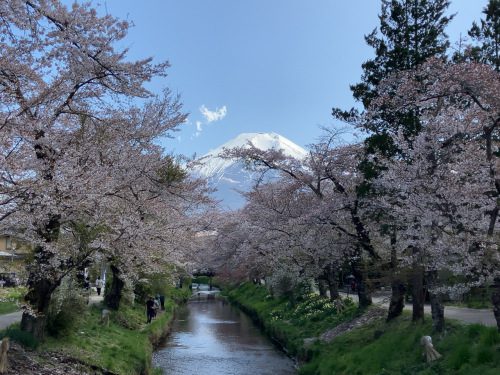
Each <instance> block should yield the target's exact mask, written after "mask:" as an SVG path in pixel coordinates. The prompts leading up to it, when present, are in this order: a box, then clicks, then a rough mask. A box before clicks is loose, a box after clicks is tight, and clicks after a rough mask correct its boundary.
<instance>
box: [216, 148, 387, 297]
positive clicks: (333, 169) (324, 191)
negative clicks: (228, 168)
mask: <svg viewBox="0 0 500 375" xmlns="http://www.w3.org/2000/svg"><path fill="white" fill-rule="evenodd" d="M332 145H333V139H329V140H327V141H325V142H322V143H319V144H317V145H314V146H313V149H312V151H311V153H310V157H309V158H308V159H307V160H306V161H305V162H301V161H299V160H296V159H293V158H290V157H287V156H286V155H284V154H283V153H282V152H281V151H280V150H268V151H262V150H259V149H257V148H256V147H254V146H253V145H252V144H249V145H247V146H245V147H240V148H235V149H232V150H226V152H225V154H224V157H229V158H243V159H245V160H247V161H249V162H251V163H253V165H254V166H255V167H256V168H263V170H264V171H265V170H276V171H279V172H280V173H281V176H282V178H283V181H288V182H287V184H289V185H290V186H295V191H296V192H301V193H302V194H304V193H303V191H306V192H307V193H308V194H309V195H312V196H313V197H314V200H313V201H315V204H312V205H310V206H308V207H305V208H304V210H305V211H306V212H307V216H308V218H307V219H305V220H306V222H307V225H309V228H308V230H311V228H314V226H315V225H316V228H321V230H320V231H324V228H325V227H326V228H328V231H329V232H330V233H335V234H336V235H337V236H339V237H340V238H341V239H340V240H339V244H342V245H341V246H339V248H342V249H343V251H344V250H346V249H345V246H346V245H345V244H346V243H348V244H349V245H348V246H347V248H348V249H349V254H350V255H349V257H348V259H350V264H351V268H352V272H353V275H354V276H355V277H356V282H357V284H358V295H359V301H360V306H367V305H369V304H370V303H371V295H370V291H369V289H368V288H367V280H366V270H365V269H364V268H363V262H364V260H363V256H364V255H368V256H369V257H370V258H372V259H379V255H378V254H377V252H376V251H375V248H374V247H373V244H372V242H371V239H370V234H369V230H368V226H367V225H366V223H365V222H364V220H363V218H362V213H361V208H360V200H359V197H358V194H357V187H358V186H359V185H360V184H361V183H362V181H363V177H362V175H361V174H360V173H358V170H357V161H358V160H359V159H360V152H361V151H362V149H361V147H360V146H359V145H348V146H342V147H332ZM276 196H277V195H272V197H273V198H272V199H271V200H269V199H267V201H268V202H273V199H274V201H275V200H276ZM299 200H300V201H304V198H300V199H299ZM309 201H310V200H308V202H309ZM311 202H312V201H311ZM295 204H296V203H295ZM306 205H307V203H306ZM274 211H275V212H276V209H274ZM308 211H309V212H308ZM302 219H304V217H302ZM311 219H314V220H316V223H314V222H313V221H311ZM320 224H321V225H323V228H322V227H321V225H320ZM304 226H306V225H304ZM297 228H299V225H295V231H294V232H293V233H294V234H295V233H297ZM303 233H304V232H302V234H298V235H297V236H296V237H297V238H310V239H311V241H310V244H313V242H314V241H316V242H317V243H316V244H315V245H314V247H313V248H314V249H315V251H316V250H317V248H318V245H319V244H320V242H321V241H320V238H322V237H325V236H324V235H323V236H314V235H311V236H309V237H308V236H304V234H303ZM311 233H312V232H310V234H311ZM331 237H332V236H331V235H330V236H326V238H331ZM346 239H349V241H347V240H346ZM309 246H311V245H309ZM321 246H322V245H320V246H319V247H321ZM330 246H332V247H335V243H331V244H330ZM304 248H307V246H306V247H304ZM327 258H331V260H332V262H333V263H332V264H328V265H325V269H327V270H331V271H332V272H335V270H338V266H339V264H335V259H336V258H338V257H335V256H331V254H330V255H329V256H328V257H327ZM335 278H336V277H335V276H332V277H331V280H334V279H335Z"/></svg>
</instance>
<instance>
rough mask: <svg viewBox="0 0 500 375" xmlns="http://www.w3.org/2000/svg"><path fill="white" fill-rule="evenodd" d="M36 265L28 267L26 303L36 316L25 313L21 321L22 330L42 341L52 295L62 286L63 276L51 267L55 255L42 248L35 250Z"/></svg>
mask: <svg viewBox="0 0 500 375" xmlns="http://www.w3.org/2000/svg"><path fill="white" fill-rule="evenodd" d="M35 255H36V259H37V261H36V263H34V264H32V265H30V266H29V267H28V271H29V277H28V283H27V286H28V292H27V294H26V296H25V300H26V302H28V303H29V305H30V306H31V308H32V309H33V310H34V311H33V312H34V314H30V313H29V312H24V313H23V316H22V319H21V330H23V331H25V332H29V333H31V334H32V335H33V336H34V337H35V338H37V339H39V340H42V339H43V338H44V337H45V332H46V324H47V321H46V316H47V313H48V310H49V305H50V301H51V299H52V293H53V292H54V290H56V288H57V287H58V286H59V285H60V284H61V279H62V276H61V275H60V274H59V273H58V272H57V270H54V269H53V267H52V266H51V265H50V262H51V258H52V257H53V254H52V253H50V252H47V251H44V249H43V248H42V247H40V246H38V247H37V248H36V249H35Z"/></svg>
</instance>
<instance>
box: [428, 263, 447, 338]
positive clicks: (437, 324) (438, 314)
mask: <svg viewBox="0 0 500 375" xmlns="http://www.w3.org/2000/svg"><path fill="white" fill-rule="evenodd" d="M427 284H428V285H429V286H430V288H429V297H430V300H431V314H432V328H433V330H434V331H435V332H443V331H444V305H443V296H442V294H441V293H436V292H432V287H434V286H436V285H437V284H438V274H437V271H430V272H428V274H427Z"/></svg>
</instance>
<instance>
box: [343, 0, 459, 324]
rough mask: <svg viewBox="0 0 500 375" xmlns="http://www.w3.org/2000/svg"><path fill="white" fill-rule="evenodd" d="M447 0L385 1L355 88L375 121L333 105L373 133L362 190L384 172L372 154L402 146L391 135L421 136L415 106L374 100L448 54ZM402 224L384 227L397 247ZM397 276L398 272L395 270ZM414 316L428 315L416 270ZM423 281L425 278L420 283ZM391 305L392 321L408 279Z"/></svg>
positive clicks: (395, 290)
mask: <svg viewBox="0 0 500 375" xmlns="http://www.w3.org/2000/svg"><path fill="white" fill-rule="evenodd" d="M449 4H450V2H449V1H448V0H382V6H381V13H380V15H379V19H380V27H379V28H378V29H377V28H375V29H374V30H373V31H372V32H371V33H370V34H369V35H367V36H365V40H366V43H367V44H368V45H369V46H370V47H372V48H373V49H374V50H375V57H374V58H373V59H371V60H368V61H366V62H365V63H363V65H362V68H363V75H362V77H361V82H360V83H358V84H355V85H352V86H351V91H352V93H353V96H354V98H355V99H356V100H357V101H359V102H361V103H362V104H363V107H364V109H365V110H366V109H368V108H369V107H371V111H372V113H375V114H376V116H372V117H371V118H370V121H363V120H362V116H360V115H359V112H358V111H357V110H356V109H354V108H353V109H351V110H350V111H342V110H340V109H337V108H334V109H333V116H334V117H335V118H337V119H340V120H342V121H347V122H350V123H354V124H356V125H357V126H360V127H361V128H363V129H365V130H366V131H368V132H370V133H371V134H370V136H369V137H368V138H366V140H365V146H366V150H365V152H366V154H367V155H366V157H365V158H363V160H361V162H360V165H359V169H360V170H361V171H362V173H363V174H364V176H365V177H366V179H365V182H364V183H363V184H361V185H360V186H359V187H358V194H359V195H361V196H363V195H367V194H369V193H370V190H371V186H370V185H371V180H372V179H373V178H375V177H376V176H377V175H378V174H379V172H380V168H381V167H380V166H379V165H378V163H377V160H376V158H371V157H369V155H370V154H371V155H373V154H382V155H384V156H386V157H391V156H394V155H395V154H397V152H398V150H397V147H396V145H395V144H394V142H393V140H392V139H393V138H392V137H391V134H392V133H395V132H397V131H399V130H403V132H404V134H405V135H406V136H407V137H408V138H409V139H411V138H412V136H414V135H416V134H418V132H419V131H420V128H421V124H420V121H419V117H418V111H417V110H416V109H409V110H406V111H405V112H393V111H392V112H391V111H388V110H386V109H385V108H384V107H382V106H381V107H379V108H373V106H371V104H372V102H373V100H374V99H376V98H377V97H378V96H379V92H378V91H379V90H378V89H379V84H380V83H381V82H382V81H383V80H384V79H385V78H387V77H389V76H390V75H391V74H393V73H397V72H400V71H405V70H410V69H413V68H415V67H417V66H418V65H420V64H422V63H423V62H424V61H426V60H427V59H428V58H430V57H442V58H443V59H445V58H446V50H447V49H448V46H449V42H448V39H447V35H446V34H445V32H444V30H445V28H446V26H447V25H448V23H449V22H450V21H451V20H452V18H453V15H451V16H446V15H445V12H446V10H447V8H448V6H449ZM380 214H381V215H382V216H384V217H385V219H386V220H385V221H386V222H394V223H396V221H394V220H392V219H394V218H392V217H391V214H390V213H387V212H384V213H380ZM397 230H398V227H397V225H396V224H394V225H389V226H387V228H384V227H383V226H382V228H381V232H385V233H386V234H387V235H389V237H390V240H391V248H393V249H395V243H396V238H397ZM397 263H398V261H397V256H396V253H395V251H392V250H391V268H392V269H396V268H397ZM393 274H394V275H395V273H393ZM412 279H413V280H414V282H413V287H412V289H413V291H414V293H413V301H414V302H413V303H414V316H413V317H414V320H420V319H422V318H423V300H422V298H420V296H421V294H422V293H420V292H421V291H422V288H423V286H422V282H423V275H422V274H421V273H418V272H416V271H415V272H414V274H412ZM417 281H420V282H417ZM391 284H392V285H391V286H392V296H391V305H390V307H389V314H388V320H390V319H393V318H395V317H396V316H398V315H400V314H401V312H402V310H403V306H404V301H403V298H404V290H405V287H404V283H403V280H401V279H400V278H399V277H397V276H394V278H393V280H392V282H391Z"/></svg>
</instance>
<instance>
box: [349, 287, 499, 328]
mask: <svg viewBox="0 0 500 375" xmlns="http://www.w3.org/2000/svg"><path fill="white" fill-rule="evenodd" d="M341 294H342V295H343V296H347V294H346V293H341ZM349 297H351V298H352V299H353V300H355V301H357V300H358V296H357V295H353V294H352V293H351V294H349ZM372 299H373V303H374V304H377V305H380V306H383V307H389V302H390V295H378V296H377V295H375V296H373V298H372ZM405 310H410V311H411V310H412V305H411V303H406V304H405ZM424 312H425V313H426V314H430V313H431V306H430V305H425V306H424ZM444 317H445V318H448V319H456V320H460V321H461V322H464V323H479V324H484V325H485V326H496V325H497V321H496V320H495V315H493V310H492V309H469V308H466V307H454V306H445V308H444Z"/></svg>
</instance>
